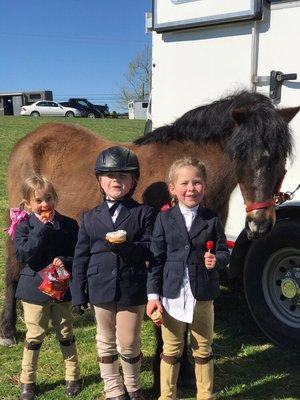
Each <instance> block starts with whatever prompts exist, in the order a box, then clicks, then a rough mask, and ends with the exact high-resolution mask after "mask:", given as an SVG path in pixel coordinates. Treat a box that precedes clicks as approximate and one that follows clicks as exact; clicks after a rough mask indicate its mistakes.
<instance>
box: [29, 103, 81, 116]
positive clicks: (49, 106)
mask: <svg viewBox="0 0 300 400" xmlns="http://www.w3.org/2000/svg"><path fill="white" fill-rule="evenodd" d="M21 115H30V116H31V117H81V113H80V111H79V110H76V108H71V107H64V106H62V105H61V104H59V103H56V102H55V101H46V100H42V101H37V102H36V103H33V104H30V105H29V106H22V108H21Z"/></svg>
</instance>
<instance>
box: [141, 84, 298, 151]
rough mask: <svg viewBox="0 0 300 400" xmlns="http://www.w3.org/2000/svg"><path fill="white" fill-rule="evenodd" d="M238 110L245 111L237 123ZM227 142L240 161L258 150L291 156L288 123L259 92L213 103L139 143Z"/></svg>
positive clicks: (189, 112)
mask: <svg viewBox="0 0 300 400" xmlns="http://www.w3.org/2000/svg"><path fill="white" fill-rule="evenodd" d="M234 110H239V111H242V112H244V114H245V119H244V121H242V122H241V123H239V124H237V123H236V121H235V120H234V119H233V116H232V113H233V111H234ZM225 139H228V140H226V141H227V150H228V152H229V153H230V154H231V155H234V156H236V157H238V158H248V157H249V156H252V155H253V154H254V153H255V152H258V151H260V150H261V151H262V152H263V151H268V152H269V154H270V156H271V157H272V158H278V157H285V158H286V157H287V156H288V155H289V154H290V152H291V148H292V144H291V135H290V133H289V130H288V126H287V123H285V122H284V121H283V119H282V118H281V116H280V115H279V114H278V112H277V110H276V108H275V107H274V105H273V104H272V103H271V101H270V99H269V98H268V97H266V96H264V95H262V94H259V93H251V92H247V91H240V92H237V93H235V94H233V95H230V96H227V97H225V98H222V99H220V100H217V101H214V102H213V103H210V104H207V105H204V106H200V107H197V108H195V109H193V110H191V111H188V112H186V113H185V114H184V115H183V116H182V117H180V118H178V119H177V120H176V121H175V122H174V123H173V124H170V125H165V126H162V127H159V128H157V129H155V130H154V131H152V132H149V133H147V134H146V135H144V136H142V137H139V138H138V139H136V140H135V142H134V143H135V144H136V145H139V146H142V145H147V144H151V143H165V144H166V143H170V142H171V141H178V142H184V141H193V142H196V143H199V142H207V141H211V140H214V141H219V142H222V141H224V140H225Z"/></svg>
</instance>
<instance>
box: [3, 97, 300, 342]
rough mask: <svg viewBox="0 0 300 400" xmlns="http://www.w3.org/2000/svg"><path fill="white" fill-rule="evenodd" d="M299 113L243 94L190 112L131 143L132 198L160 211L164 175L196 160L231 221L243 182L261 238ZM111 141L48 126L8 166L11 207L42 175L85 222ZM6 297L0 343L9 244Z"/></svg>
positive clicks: (9, 313)
mask: <svg viewBox="0 0 300 400" xmlns="http://www.w3.org/2000/svg"><path fill="white" fill-rule="evenodd" d="M298 111H299V108H290V109H282V110H277V109H275V108H274V106H273V105H272V103H271V102H270V100H269V99H268V98H267V97H265V96H263V95H260V94H255V93H248V92H239V93H237V94H235V95H232V96H230V97H227V98H224V99H221V100H218V101H215V102H213V103H211V104H208V105H206V106H202V107H198V108H196V109H194V110H192V111H189V112H187V113H186V114H184V115H183V116H182V117H181V118H179V119H177V120H176V121H175V122H174V123H173V124H172V125H168V126H164V127H161V128H158V129H156V130H154V131H153V132H151V133H149V134H147V135H145V136H143V137H141V138H139V139H138V140H136V141H135V143H130V144H126V146H127V147H128V148H131V149H133V150H134V152H135V153H136V154H137V156H138V158H139V160H140V164H141V179H140V181H139V184H138V187H137V190H136V193H135V197H136V198H137V199H138V200H141V201H144V202H146V203H148V204H151V205H153V206H154V207H156V208H157V209H159V208H160V207H161V205H162V204H164V203H166V202H167V201H168V200H169V195H168V191H167V188H166V185H165V184H164V178H165V173H166V171H167V169H168V167H169V166H170V164H171V163H172V161H173V160H175V159H176V158H179V157H181V156H182V155H192V156H196V157H198V158H199V159H201V161H202V162H203V163H204V164H205V166H206V169H207V183H208V185H207V186H208V188H207V192H206V198H205V201H206V205H207V206H208V207H212V208H214V209H217V210H218V211H219V212H220V214H221V216H222V218H223V222H224V223H225V222H226V217H227V213H228V203H229V198H230V194H231V192H232V191H233V189H234V188H235V186H236V185H237V184H238V183H239V185H240V188H241V191H242V194H243V198H244V202H245V204H246V206H247V211H248V212H247V214H246V230H247V233H248V237H249V238H259V237H262V236H264V235H265V234H266V233H268V232H269V231H270V229H271V228H272V226H273V225H274V222H275V207H274V202H273V200H272V199H273V195H274V193H275V191H276V187H278V185H279V183H280V182H281V181H282V179H283V177H284V173H285V163H286V159H287V157H288V155H289V154H290V152H291V136H290V133H289V129H288V125H287V124H288V122H289V121H290V120H291V119H292V118H293V117H294V115H296V113H297V112H298ZM113 144H115V143H112V142H108V141H106V140H104V139H102V138H100V137H98V136H96V135H94V134H93V133H92V132H90V131H89V130H87V129H85V128H82V127H81V126H78V125H71V124H59V123H55V124H54V123H53V124H52V123H51V124H46V125H43V126H41V127H40V128H38V129H37V130H36V131H34V132H32V133H30V134H28V135H27V136H25V137H24V138H23V139H21V140H20V141H19V142H18V143H17V144H16V145H15V147H14V149H13V151H12V153H11V155H10V159H9V167H8V194H9V206H10V207H17V206H18V204H19V203H20V200H21V192H20V186H21V183H22V182H23V181H24V179H25V178H26V177H27V176H28V175H30V174H32V173H33V172H35V173H41V174H43V175H45V176H46V177H47V178H48V179H50V180H51V181H52V182H53V184H54V185H55V187H56V188H57V191H58V196H59V205H58V210H59V211H60V212H62V213H63V214H66V215H69V216H71V217H74V218H76V219H77V220H80V216H81V213H82V211H83V210H87V209H90V208H92V207H94V206H95V205H96V204H97V203H99V201H100V200H101V199H100V193H99V190H98V187H97V184H96V180H95V177H94V173H93V169H94V162H95V159H96V156H97V155H98V153H99V152H100V151H101V150H103V149H104V148H107V147H109V146H112V145H113ZM9 248H10V249H9V252H8V254H9V256H8V259H7V268H6V272H7V273H6V298H5V306H4V309H3V311H2V314H1V320H0V336H2V338H3V341H2V343H3V344H11V343H13V342H14V340H15V339H14V337H15V334H16V331H15V322H16V311H15V298H14V294H15V289H16V284H17V280H18V275H19V265H18V263H17V262H16V260H15V257H14V255H13V251H12V246H11V243H9Z"/></svg>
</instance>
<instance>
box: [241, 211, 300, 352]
mask: <svg viewBox="0 0 300 400" xmlns="http://www.w3.org/2000/svg"><path fill="white" fill-rule="evenodd" d="M299 268H300V220H299V219H294V220H290V219H285V220H281V221H278V222H277V223H276V225H275V227H274V228H273V230H272V232H271V233H270V235H268V236H267V237H266V238H265V239H262V240H257V241H255V242H254V243H253V244H252V246H251V248H250V250H249V253H248V255H247V258H246V262H245V268H244V276H243V285H244V291H245V297H246V301H247V303H248V306H249V308H250V311H251V314H252V316H253V317H254V319H255V321H256V323H257V324H258V325H259V327H260V328H261V329H262V331H263V332H264V333H265V334H266V336H268V337H269V338H270V339H271V340H272V341H273V342H275V343H277V344H279V345H280V346H283V347H288V348H291V349H296V350H298V351H299V350H300V298H299V297H298V305H297V300H296V297H294V298H293V299H288V298H286V297H285V296H284V295H283V293H282V289H281V282H282V280H283V279H286V278H290V277H291V276H292V277H295V276H296V278H294V282H296V286H297V284H299V280H300V276H299V275H300V274H299ZM286 294H287V293H286ZM295 304H296V306H295Z"/></svg>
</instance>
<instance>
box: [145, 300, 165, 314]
mask: <svg viewBox="0 0 300 400" xmlns="http://www.w3.org/2000/svg"><path fill="white" fill-rule="evenodd" d="M156 308H157V309H158V311H159V312H160V313H161V314H162V312H163V308H162V305H161V302H160V301H159V300H158V299H155V300H148V303H147V307H146V314H147V315H148V317H149V318H151V314H152V313H153V311H154V310H155V309H156Z"/></svg>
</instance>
